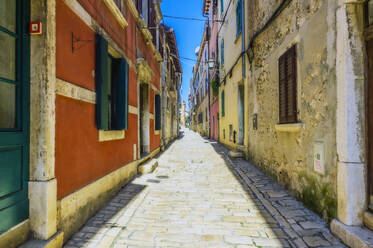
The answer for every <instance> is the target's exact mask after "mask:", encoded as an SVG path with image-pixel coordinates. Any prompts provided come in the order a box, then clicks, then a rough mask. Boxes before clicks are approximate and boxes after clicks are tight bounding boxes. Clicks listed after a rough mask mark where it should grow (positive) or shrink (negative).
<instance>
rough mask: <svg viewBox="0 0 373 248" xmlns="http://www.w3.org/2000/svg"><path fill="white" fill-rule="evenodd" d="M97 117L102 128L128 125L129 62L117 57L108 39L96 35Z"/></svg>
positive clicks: (123, 127)
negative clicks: (114, 56) (112, 52)
mask: <svg viewBox="0 0 373 248" xmlns="http://www.w3.org/2000/svg"><path fill="white" fill-rule="evenodd" d="M96 40H97V42H96V90H97V92H96V98H97V102H96V121H97V128H98V129H99V130H124V129H127V128H128V74H129V73H128V64H127V62H126V60H125V59H123V58H113V57H112V56H111V55H110V54H109V52H108V42H107V41H106V40H105V39H104V38H103V37H102V36H101V35H99V34H98V35H97V36H96Z"/></svg>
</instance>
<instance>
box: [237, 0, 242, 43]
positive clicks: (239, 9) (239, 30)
mask: <svg viewBox="0 0 373 248" xmlns="http://www.w3.org/2000/svg"><path fill="white" fill-rule="evenodd" d="M241 33H242V0H238V1H237V5H236V39H237V38H238V37H239V36H240V34H241Z"/></svg>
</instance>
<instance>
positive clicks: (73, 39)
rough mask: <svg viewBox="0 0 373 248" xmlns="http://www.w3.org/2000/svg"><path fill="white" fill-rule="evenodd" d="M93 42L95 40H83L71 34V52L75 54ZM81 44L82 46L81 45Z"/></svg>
mask: <svg viewBox="0 0 373 248" xmlns="http://www.w3.org/2000/svg"><path fill="white" fill-rule="evenodd" d="M90 42H93V40H81V39H80V38H78V37H77V36H75V35H74V32H71V51H72V53H74V52H75V51H78V50H79V49H81V48H82V47H84V46H85V45H87V44H88V43H90ZM79 44H80V45H79Z"/></svg>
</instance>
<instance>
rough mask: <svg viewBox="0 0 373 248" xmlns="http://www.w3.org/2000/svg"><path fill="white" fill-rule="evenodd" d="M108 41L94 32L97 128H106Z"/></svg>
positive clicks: (107, 117) (107, 127) (107, 116)
mask: <svg viewBox="0 0 373 248" xmlns="http://www.w3.org/2000/svg"><path fill="white" fill-rule="evenodd" d="M107 58H108V43H107V41H106V40H105V39H104V37H102V36H101V35H100V34H96V73H95V74H96V78H95V79H96V124H97V128H98V129H99V130H108V129H109V126H108V123H109V120H108V119H109V113H108V97H107V95H108V82H107V81H108V77H109V72H108V59H107Z"/></svg>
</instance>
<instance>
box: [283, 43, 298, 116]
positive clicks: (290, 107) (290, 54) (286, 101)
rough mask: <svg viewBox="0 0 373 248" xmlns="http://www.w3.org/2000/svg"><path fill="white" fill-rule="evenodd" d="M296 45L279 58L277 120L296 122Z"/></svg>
mask: <svg viewBox="0 0 373 248" xmlns="http://www.w3.org/2000/svg"><path fill="white" fill-rule="evenodd" d="M296 64H297V63H296V47H295V46H293V47H292V48H290V49H289V50H288V51H287V52H286V53H285V54H283V55H282V56H281V57H280V59H279V121H280V123H294V122H297V73H296V71H297V68H296Z"/></svg>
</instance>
